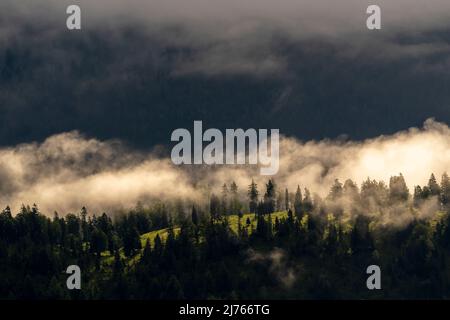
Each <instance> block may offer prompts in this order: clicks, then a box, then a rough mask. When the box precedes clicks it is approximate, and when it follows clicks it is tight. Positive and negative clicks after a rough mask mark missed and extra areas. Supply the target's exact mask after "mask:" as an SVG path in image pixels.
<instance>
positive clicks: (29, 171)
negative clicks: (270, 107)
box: [0, 119, 450, 214]
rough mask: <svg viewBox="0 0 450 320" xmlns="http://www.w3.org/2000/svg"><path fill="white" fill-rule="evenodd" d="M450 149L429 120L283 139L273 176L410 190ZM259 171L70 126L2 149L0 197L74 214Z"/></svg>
mask: <svg viewBox="0 0 450 320" xmlns="http://www.w3.org/2000/svg"><path fill="white" fill-rule="evenodd" d="M449 150H450V129H449V127H448V126H447V125H445V124H442V123H438V122H436V121H434V120H431V119H430V120H427V121H426V122H425V124H424V126H423V128H411V129H409V130H407V131H402V132H398V133H396V134H394V135H389V136H380V137H377V138H374V139H368V140H365V141H362V142H354V141H341V140H324V141H308V142H301V141H298V140H296V139H294V138H288V137H282V138H281V141H280V170H279V173H278V174H277V175H276V176H275V177H274V179H275V181H276V183H277V185H278V186H279V187H280V188H284V187H288V188H289V189H290V190H291V191H294V190H295V188H296V187H297V185H300V186H301V187H308V188H310V189H311V190H312V191H313V192H317V193H318V194H320V195H322V196H325V195H326V194H327V193H328V190H329V188H330V186H331V184H332V183H333V182H334V179H336V178H338V179H340V180H341V181H344V180H345V179H348V178H350V179H352V180H354V181H355V182H356V183H358V184H360V183H361V182H362V181H363V180H366V179H367V178H368V177H370V178H371V179H377V180H384V181H388V180H389V178H390V176H392V175H397V174H399V173H402V174H403V176H404V177H405V179H406V182H407V183H408V186H409V189H410V191H412V190H413V186H414V185H419V184H420V185H423V184H425V183H426V182H427V181H428V178H429V176H430V174H431V173H434V174H435V175H436V176H440V175H441V174H442V173H443V172H445V171H449V172H450V167H449V166H450V151H449ZM258 172H259V170H258V168H257V167H255V166H246V165H240V166H237V165H236V166H233V165H231V166H230V165H224V166H217V167H215V166H213V167H209V166H194V165H191V166H175V165H173V164H172V163H171V161H170V159H169V158H166V157H163V156H160V155H157V154H156V152H149V153H145V152H138V151H135V150H132V149H129V148H127V147H126V146H124V145H123V144H122V143H121V142H119V141H99V140H97V139H90V138H87V137H84V136H83V135H82V134H80V133H78V132H68V133H62V134H58V135H54V136H51V137H49V138H47V139H46V140H45V141H44V142H42V143H30V144H21V145H17V146H15V147H10V148H3V149H1V150H0V190H1V196H0V203H1V205H2V206H6V205H10V206H12V208H13V210H14V211H17V210H18V208H19V207H20V205H21V204H22V203H24V204H32V203H36V204H38V206H39V207H40V208H41V210H42V211H43V212H44V213H46V214H51V213H52V212H53V211H55V210H57V211H58V212H60V213H67V212H75V211H78V210H79V209H80V208H81V207H82V206H87V207H88V208H89V209H90V210H91V212H100V211H107V210H117V209H121V208H131V207H133V206H134V205H135V204H136V203H137V202H138V201H144V202H145V201H148V202H150V201H152V200H157V199H158V200H165V199H185V200H189V201H200V202H201V201H205V200H206V199H207V195H208V194H209V193H210V192H214V191H219V190H220V187H221V186H222V185H223V183H230V182H231V181H233V180H234V181H236V183H237V184H238V186H239V189H240V191H241V193H242V194H245V191H246V188H247V186H248V184H249V183H250V181H251V179H252V178H253V179H255V181H257V183H258V184H259V187H260V189H261V190H262V189H263V186H264V183H265V182H266V179H267V177H263V176H259V175H258ZM426 206H427V207H433V204H426ZM433 210H434V209H433ZM425 211H427V212H428V211H430V210H424V212H425Z"/></svg>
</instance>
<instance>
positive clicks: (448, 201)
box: [441, 172, 450, 208]
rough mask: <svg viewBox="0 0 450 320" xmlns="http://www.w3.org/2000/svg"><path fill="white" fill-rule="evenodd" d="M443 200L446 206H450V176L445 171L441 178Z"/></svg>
mask: <svg viewBox="0 0 450 320" xmlns="http://www.w3.org/2000/svg"><path fill="white" fill-rule="evenodd" d="M441 202H442V205H443V206H444V207H445V208H449V206H450V178H449V177H448V174H447V173H446V172H444V174H443V175H442V180H441Z"/></svg>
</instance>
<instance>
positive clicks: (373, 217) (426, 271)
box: [0, 174, 450, 299]
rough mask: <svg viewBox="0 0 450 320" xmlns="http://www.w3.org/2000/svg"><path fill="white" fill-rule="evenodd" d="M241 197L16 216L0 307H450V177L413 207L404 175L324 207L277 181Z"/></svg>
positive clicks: (334, 195)
mask: <svg viewBox="0 0 450 320" xmlns="http://www.w3.org/2000/svg"><path fill="white" fill-rule="evenodd" d="M241 195H242V192H239V190H238V186H237V185H236V184H235V183H234V182H232V183H231V184H229V186H228V185H226V184H225V185H223V186H222V190H221V194H220V196H216V195H214V194H211V195H210V197H209V206H208V207H207V209H205V207H204V206H201V205H198V204H189V205H188V204H181V203H178V204H175V205H174V204H170V205H169V204H167V203H157V204H154V205H152V206H149V207H147V206H144V205H142V204H138V205H137V206H136V208H134V209H133V210H131V211H130V212H127V213H124V214H121V215H117V216H110V215H107V214H106V213H103V214H101V215H99V216H96V215H90V214H89V213H88V212H87V210H86V208H82V209H81V211H80V212H79V213H78V214H71V213H70V214H67V215H65V216H64V217H60V216H59V215H58V214H57V213H55V214H54V216H53V218H49V217H47V216H45V215H43V214H41V213H40V212H39V209H38V207H37V206H36V205H33V206H32V207H29V206H22V208H21V209H20V211H19V212H18V213H17V214H15V215H13V214H12V213H11V210H10V208H9V207H6V208H5V209H4V210H3V211H2V212H1V213H0V298H6V299H13V298H31V299H48V298H56V299H110V298H114V299H116V298H123V299H133V298H135V299H141V298H145V299H147V298H151V299H169V298H174V299H181V298H189V299H198V298H236V299H237V298H239V299H241V298H247V299H251V298H380V297H385V298H431V297H433V298H448V297H449V296H450V268H449V266H450V265H449V264H450V201H449V199H450V179H449V177H448V175H447V174H444V175H443V176H442V179H441V181H440V182H437V179H436V177H435V176H434V175H432V176H431V177H430V179H429V181H428V184H427V185H426V186H423V187H420V186H417V187H415V188H414V193H413V195H412V196H411V195H410V192H409V190H408V187H407V184H406V182H405V179H404V178H403V176H402V175H399V176H395V177H392V178H391V179H390V181H389V185H386V184H385V183H384V182H378V181H375V180H370V179H367V180H366V181H364V182H363V183H362V185H361V188H359V187H358V186H357V185H356V184H355V183H354V182H353V181H351V180H347V181H345V182H344V183H343V184H342V183H341V182H340V181H339V180H336V181H335V182H334V184H333V185H332V186H331V189H330V192H329V194H328V195H327V196H326V197H325V198H324V199H322V198H320V197H319V196H317V195H311V193H310V191H309V190H308V189H307V188H305V189H303V190H302V189H301V188H300V187H299V186H298V187H297V189H296V191H295V192H294V193H292V194H291V193H290V192H289V190H287V189H285V188H284V189H281V188H279V187H278V186H277V184H276V183H275V181H274V180H269V181H268V182H267V183H266V184H265V186H264V191H261V192H260V191H259V190H258V185H257V184H256V183H255V182H254V181H252V182H251V184H250V185H249V186H248V190H247V192H246V196H247V199H248V202H247V203H244V202H243V201H242V198H241V197H240V196H241ZM430 208H431V209H430ZM430 210H431V213H430V212H429V211H430ZM247 211H248V212H250V214H248V213H247V214H245V219H244V212H245V213H246V212H247ZM279 211H284V212H285V213H282V214H280V212H279ZM236 219H237V229H233V228H232V224H233V223H234V222H233V221H234V220H236ZM155 230H165V231H166V233H164V235H165V236H162V234H163V233H158V232H157V233H156V236H155V237H154V238H147V241H146V242H144V243H143V242H142V239H141V235H143V234H146V233H149V232H152V231H155ZM160 235H161V236H160ZM71 264H76V265H79V266H80V268H81V270H82V289H81V290H68V289H67V288H66V278H67V275H66V274H65V272H64V271H65V269H66V267H67V266H68V265H71ZM372 264H376V265H379V266H380V267H381V270H382V285H383V290H381V291H369V290H367V288H366V278H367V274H366V272H365V271H366V268H367V266H369V265H372Z"/></svg>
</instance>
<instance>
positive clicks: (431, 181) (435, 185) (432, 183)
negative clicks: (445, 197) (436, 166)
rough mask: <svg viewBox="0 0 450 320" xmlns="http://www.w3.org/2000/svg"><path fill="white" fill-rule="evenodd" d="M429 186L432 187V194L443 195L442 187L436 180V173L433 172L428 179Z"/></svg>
mask: <svg viewBox="0 0 450 320" xmlns="http://www.w3.org/2000/svg"><path fill="white" fill-rule="evenodd" d="M428 188H430V194H431V196H436V197H438V196H440V195H441V187H440V186H439V184H438V183H437V181H436V177H435V176H434V174H433V173H432V174H431V177H430V179H429V180H428Z"/></svg>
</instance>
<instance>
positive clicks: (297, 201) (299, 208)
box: [294, 186, 303, 217]
mask: <svg viewBox="0 0 450 320" xmlns="http://www.w3.org/2000/svg"><path fill="white" fill-rule="evenodd" d="M294 211H295V214H296V216H297V217H301V215H302V212H303V199H302V191H301V190H300V186H297V191H295V198H294Z"/></svg>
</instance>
